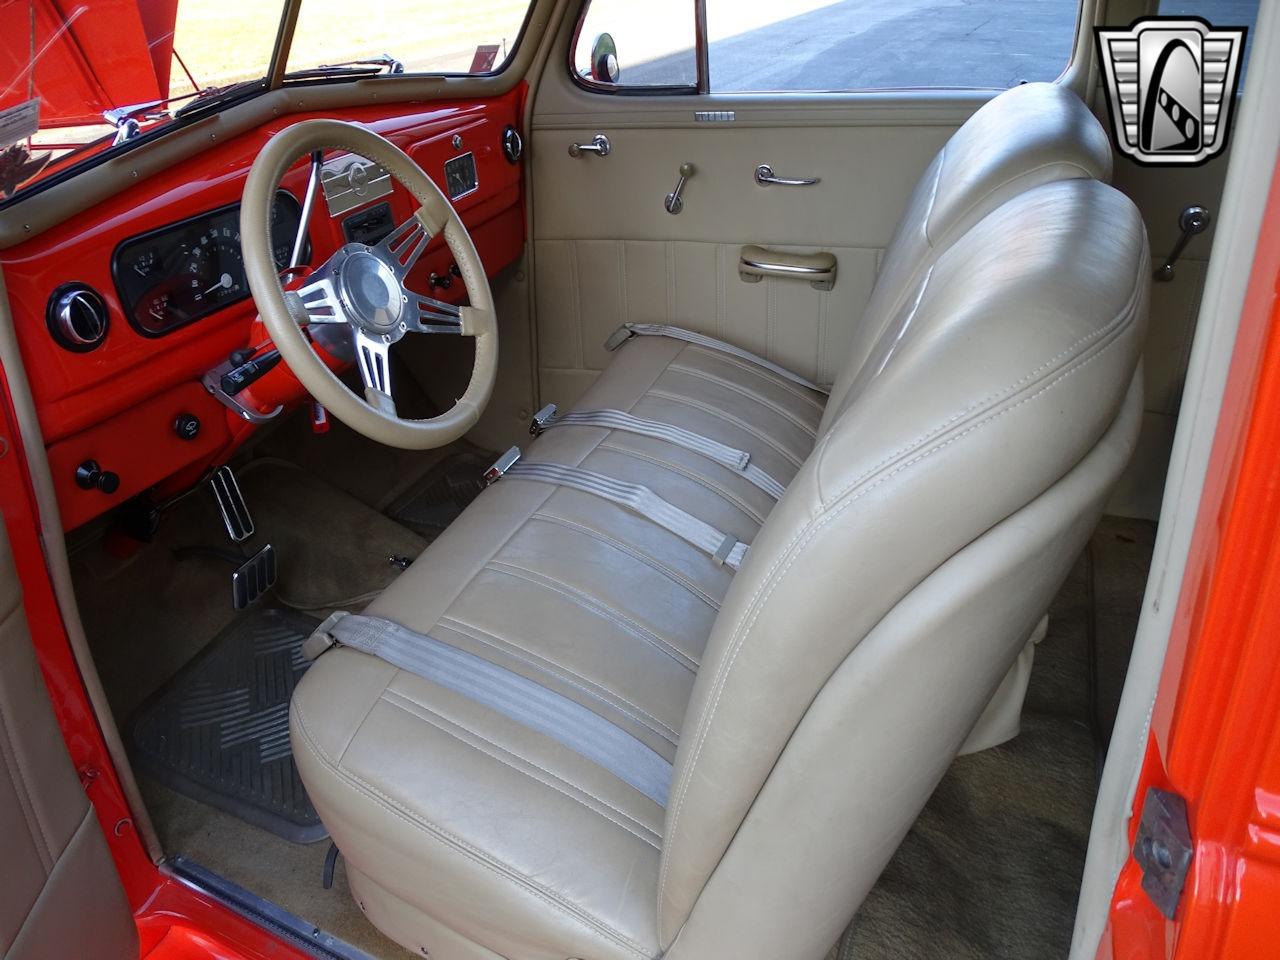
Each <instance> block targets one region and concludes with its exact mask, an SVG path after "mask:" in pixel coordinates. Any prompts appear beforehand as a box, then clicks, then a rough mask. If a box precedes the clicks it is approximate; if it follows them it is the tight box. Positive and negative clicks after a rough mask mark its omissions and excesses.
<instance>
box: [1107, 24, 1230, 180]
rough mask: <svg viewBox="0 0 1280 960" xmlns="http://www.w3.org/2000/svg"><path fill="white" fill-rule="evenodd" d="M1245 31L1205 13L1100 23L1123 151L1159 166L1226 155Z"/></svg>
mask: <svg viewBox="0 0 1280 960" xmlns="http://www.w3.org/2000/svg"><path fill="white" fill-rule="evenodd" d="M1245 30H1246V28H1244V27H1214V26H1212V25H1210V24H1209V23H1208V22H1206V21H1204V20H1201V19H1200V18H1198V17H1144V18H1143V19H1141V20H1135V21H1134V22H1133V23H1132V24H1131V25H1130V26H1129V27H1128V29H1122V28H1113V27H1097V28H1095V29H1094V33H1095V35H1096V36H1097V40H1098V52H1099V53H1100V54H1101V60H1102V72H1103V77H1104V78H1105V79H1106V84H1107V106H1108V107H1109V108H1110V111H1111V128H1112V136H1113V139H1114V140H1115V145H1116V149H1117V150H1119V151H1120V152H1121V153H1124V154H1127V155H1128V156H1130V157H1132V158H1133V159H1134V160H1136V161H1137V162H1138V163H1142V164H1149V165H1152V166H1174V165H1183V166H1194V165H1195V164H1198V163H1204V162H1205V161H1206V160H1210V159H1212V158H1213V157H1216V156H1217V155H1218V154H1219V153H1221V152H1222V149H1223V147H1225V146H1226V144H1227V130H1228V129H1229V126H1230V123H1231V112H1232V108H1233V107H1234V106H1235V97H1236V85H1237V84H1238V82H1239V79H1240V55H1241V53H1242V52H1243V50H1244V36H1245Z"/></svg>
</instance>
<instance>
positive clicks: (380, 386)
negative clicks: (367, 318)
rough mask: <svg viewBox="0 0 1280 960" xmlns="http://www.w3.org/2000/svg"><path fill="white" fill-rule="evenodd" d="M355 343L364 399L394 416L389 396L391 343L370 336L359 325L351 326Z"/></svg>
mask: <svg viewBox="0 0 1280 960" xmlns="http://www.w3.org/2000/svg"><path fill="white" fill-rule="evenodd" d="M351 337H352V340H353V341H354V343H355V350H356V366H358V367H359V368H360V379H361V381H363V383H364V392H365V399H366V400H368V401H369V403H370V404H371V405H372V406H374V407H377V408H378V409H379V410H382V411H383V412H384V413H388V414H390V415H391V416H395V413H396V405H395V401H394V400H393V399H392V398H391V343H390V341H389V340H385V339H382V338H380V337H376V336H370V335H369V334H367V333H365V332H364V331H363V330H361V329H360V328H359V327H352V328H351Z"/></svg>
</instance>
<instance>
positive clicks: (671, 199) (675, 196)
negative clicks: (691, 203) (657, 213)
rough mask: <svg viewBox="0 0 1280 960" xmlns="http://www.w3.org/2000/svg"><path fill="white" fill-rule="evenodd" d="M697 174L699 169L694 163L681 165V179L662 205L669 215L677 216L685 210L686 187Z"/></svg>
mask: <svg viewBox="0 0 1280 960" xmlns="http://www.w3.org/2000/svg"><path fill="white" fill-rule="evenodd" d="M697 172H698V168H697V167H695V166H694V165H693V164H692V163H687V162H686V163H682V164H680V179H679V180H677V181H676V188H675V189H674V190H672V191H671V192H670V193H668V194H667V199H666V200H664V201H663V204H662V205H663V206H664V207H666V208H667V213H669V214H671V215H672V216H675V215H676V214H677V213H679V212H680V211H681V210H683V209H684V185H685V184H686V183H688V182H689V178H690V177H692V176H693V175H694V174H695V173H697Z"/></svg>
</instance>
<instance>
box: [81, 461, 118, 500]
mask: <svg viewBox="0 0 1280 960" xmlns="http://www.w3.org/2000/svg"><path fill="white" fill-rule="evenodd" d="M76 486H78V487H79V488H80V489H81V490H101V491H102V492H103V493H106V494H112V493H115V492H116V491H117V490H119V489H120V474H118V473H114V472H113V471H111V470H103V469H102V467H100V466H99V465H98V461H97V460H86V461H85V462H84V463H82V464H80V466H78V467H76Z"/></svg>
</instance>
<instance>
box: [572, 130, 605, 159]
mask: <svg viewBox="0 0 1280 960" xmlns="http://www.w3.org/2000/svg"><path fill="white" fill-rule="evenodd" d="M612 149H613V144H611V143H610V142H609V138H608V137H606V136H605V135H604V134H603V133H597V134H596V135H595V136H594V137H592V138H591V142H590V143H571V144H569V156H571V157H580V156H582V155H583V154H584V153H594V154H596V155H597V156H601V157H607V156H608V155H609V151H610V150H612Z"/></svg>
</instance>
